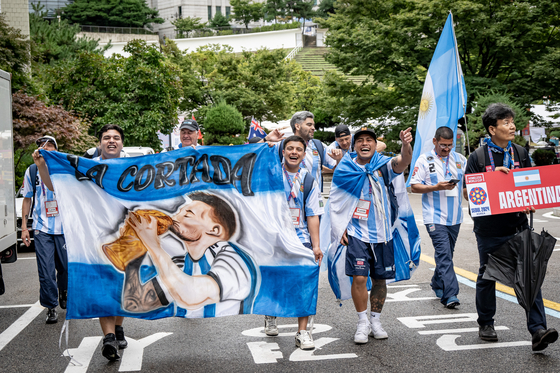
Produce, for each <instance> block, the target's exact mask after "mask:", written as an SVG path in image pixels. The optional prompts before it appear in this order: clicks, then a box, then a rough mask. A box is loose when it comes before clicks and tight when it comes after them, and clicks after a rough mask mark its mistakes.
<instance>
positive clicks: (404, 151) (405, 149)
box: [391, 127, 412, 174]
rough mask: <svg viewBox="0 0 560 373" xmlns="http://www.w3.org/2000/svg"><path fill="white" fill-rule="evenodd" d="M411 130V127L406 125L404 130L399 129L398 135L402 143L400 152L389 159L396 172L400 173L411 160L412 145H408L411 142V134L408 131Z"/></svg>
mask: <svg viewBox="0 0 560 373" xmlns="http://www.w3.org/2000/svg"><path fill="white" fill-rule="evenodd" d="M411 131H412V128H411V127H408V128H407V129H405V130H404V131H401V133H400V135H399V137H400V139H401V143H402V145H401V154H399V155H397V156H396V157H395V158H393V160H392V161H391V167H392V168H393V171H395V173H397V174H400V173H402V172H403V171H404V170H406V168H407V167H408V165H409V164H410V162H411V161H412V146H410V143H411V142H412V134H411V133H410V132H411Z"/></svg>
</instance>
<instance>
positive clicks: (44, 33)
mask: <svg viewBox="0 0 560 373" xmlns="http://www.w3.org/2000/svg"><path fill="white" fill-rule="evenodd" d="M33 7H34V10H35V12H34V13H30V14H29V31H30V37H31V41H32V44H31V56H32V58H33V61H36V62H45V63H51V62H54V61H60V60H67V59H69V58H77V56H78V55H79V54H80V53H82V52H94V53H100V54H102V53H103V52H104V51H105V50H107V49H108V48H109V47H110V45H107V46H105V47H104V48H99V42H98V41H97V40H93V39H90V38H88V37H78V33H79V32H80V31H81V30H80V26H79V25H71V24H70V23H69V22H68V21H67V20H62V21H60V22H57V21H53V22H50V21H49V20H46V19H44V18H43V17H44V16H45V15H46V12H43V11H42V8H44V7H43V6H40V7H37V6H36V5H35V4H33Z"/></svg>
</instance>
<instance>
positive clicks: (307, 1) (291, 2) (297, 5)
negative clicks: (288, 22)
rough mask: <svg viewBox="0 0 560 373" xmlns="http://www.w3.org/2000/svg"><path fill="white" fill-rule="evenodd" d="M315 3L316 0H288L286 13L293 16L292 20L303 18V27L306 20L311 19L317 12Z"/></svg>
mask: <svg viewBox="0 0 560 373" xmlns="http://www.w3.org/2000/svg"><path fill="white" fill-rule="evenodd" d="M313 4H314V0H286V13H287V14H289V15H290V16H291V18H292V22H293V21H296V20H297V19H298V18H302V19H303V25H302V27H305V20H306V19H311V18H312V17H313V16H315V14H316V13H315V11H314V10H313Z"/></svg>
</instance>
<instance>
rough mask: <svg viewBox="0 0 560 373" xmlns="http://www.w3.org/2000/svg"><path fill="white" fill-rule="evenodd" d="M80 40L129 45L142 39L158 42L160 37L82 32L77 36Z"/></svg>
mask: <svg viewBox="0 0 560 373" xmlns="http://www.w3.org/2000/svg"><path fill="white" fill-rule="evenodd" d="M76 36H77V37H78V38H81V37H84V36H86V37H88V38H90V39H94V40H99V43H101V44H107V43H109V41H110V42H111V43H128V42H129V41H131V40H135V39H140V40H145V41H152V42H157V41H158V40H159V36H158V35H136V34H113V33H103V32H80V33H78V34H77V35H76Z"/></svg>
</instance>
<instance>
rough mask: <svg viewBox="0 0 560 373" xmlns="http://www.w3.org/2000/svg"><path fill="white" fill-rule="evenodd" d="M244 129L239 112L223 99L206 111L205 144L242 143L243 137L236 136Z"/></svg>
mask: <svg viewBox="0 0 560 373" xmlns="http://www.w3.org/2000/svg"><path fill="white" fill-rule="evenodd" d="M244 130H245V122H244V121H243V116H242V115H241V113H240V112H239V111H238V110H237V109H236V108H235V107H234V106H232V105H228V104H227V103H226V102H225V101H220V102H218V104H217V105H215V106H212V107H211V108H209V109H208V111H207V112H206V118H205V119H204V138H205V141H206V145H230V144H233V145H242V144H243V143H245V138H244V137H241V136H236V135H239V134H241V133H243V131H244Z"/></svg>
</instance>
